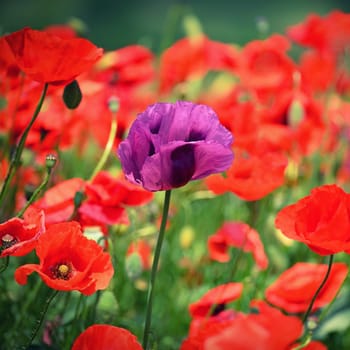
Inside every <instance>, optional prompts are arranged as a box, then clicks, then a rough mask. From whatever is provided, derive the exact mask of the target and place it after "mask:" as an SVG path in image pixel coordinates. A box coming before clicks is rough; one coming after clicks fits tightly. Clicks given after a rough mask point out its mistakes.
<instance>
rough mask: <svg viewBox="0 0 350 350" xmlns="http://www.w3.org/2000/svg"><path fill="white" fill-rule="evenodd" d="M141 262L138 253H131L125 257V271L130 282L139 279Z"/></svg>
mask: <svg viewBox="0 0 350 350" xmlns="http://www.w3.org/2000/svg"><path fill="white" fill-rule="evenodd" d="M142 270H143V268H142V261H141V257H140V255H139V254H138V253H136V252H135V253H132V254H130V255H128V256H127V257H126V260H125V271H126V274H127V276H128V277H129V278H130V279H131V280H135V279H137V278H138V277H140V275H141V273H142Z"/></svg>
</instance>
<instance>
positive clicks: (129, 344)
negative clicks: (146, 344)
mask: <svg viewBox="0 0 350 350" xmlns="http://www.w3.org/2000/svg"><path fill="white" fill-rule="evenodd" d="M95 349H98V350H142V346H141V345H140V343H139V342H138V341H137V338H136V336H135V335H133V334H132V333H131V332H129V331H128V330H126V329H124V328H119V327H115V326H111V325H108V324H95V325H92V326H90V327H88V328H87V329H85V331H84V332H83V333H81V334H80V335H79V336H78V337H77V338H76V339H75V341H74V344H73V346H72V350H95Z"/></svg>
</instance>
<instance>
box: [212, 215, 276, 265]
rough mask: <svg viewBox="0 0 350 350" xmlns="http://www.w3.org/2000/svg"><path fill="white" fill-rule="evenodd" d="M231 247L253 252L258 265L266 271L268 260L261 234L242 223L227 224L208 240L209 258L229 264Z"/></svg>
mask: <svg viewBox="0 0 350 350" xmlns="http://www.w3.org/2000/svg"><path fill="white" fill-rule="evenodd" d="M229 247H237V248H239V249H243V251H245V252H252V254H253V257H254V259H255V262H256V264H257V265H258V266H259V268H260V269H262V270H264V269H266V268H267V266H268V263H269V262H268V259H267V256H266V254H265V251H264V246H263V244H262V242H261V240H260V237H259V233H258V232H257V231H256V230H254V229H253V228H251V227H250V226H249V225H248V224H245V223H242V222H233V221H231V222H225V223H224V224H223V225H222V226H221V227H220V228H219V230H218V231H217V232H216V233H214V234H213V235H212V236H210V237H209V239H208V249H209V256H210V258H211V259H213V260H216V261H219V262H228V261H229V260H230V255H229V253H228V249H229Z"/></svg>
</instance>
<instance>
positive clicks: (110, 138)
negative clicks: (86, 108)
mask: <svg viewBox="0 0 350 350" xmlns="http://www.w3.org/2000/svg"><path fill="white" fill-rule="evenodd" d="M118 108H119V106H117V107H115V106H113V107H110V109H111V111H112V121H111V128H110V130H109V135H108V140H107V143H106V146H105V149H104V150H103V153H102V156H101V158H100V160H99V162H98V163H97V165H96V167H95V169H94V171H93V172H92V175H91V177H90V180H93V178H94V177H95V176H96V175H97V173H98V172H99V171H101V170H102V169H103V167H104V165H105V164H106V162H107V159H108V156H109V154H110V153H111V151H112V148H113V144H114V140H115V136H116V134H117V128H118V119H117V111H118Z"/></svg>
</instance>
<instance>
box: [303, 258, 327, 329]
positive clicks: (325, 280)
mask: <svg viewBox="0 0 350 350" xmlns="http://www.w3.org/2000/svg"><path fill="white" fill-rule="evenodd" d="M333 259H334V255H333V254H331V255H330V256H329V262H328V269H327V272H326V275H325V276H324V279H323V281H322V282H321V284H320V286H319V287H318V289H317V290H316V292H315V294H314V296H313V297H312V299H311V302H310V305H309V307H308V309H307V310H306V312H305V314H304V317H303V324H305V322H306V321H307V319H308V317H309V315H310V313H311V311H312V307H313V305H314V303H315V300H316V298H317V296H318V294H319V293H320V292H321V290H322V288H323V287H324V285H325V284H326V282H327V280H328V277H329V274H330V273H331V269H332V264H333Z"/></svg>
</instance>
